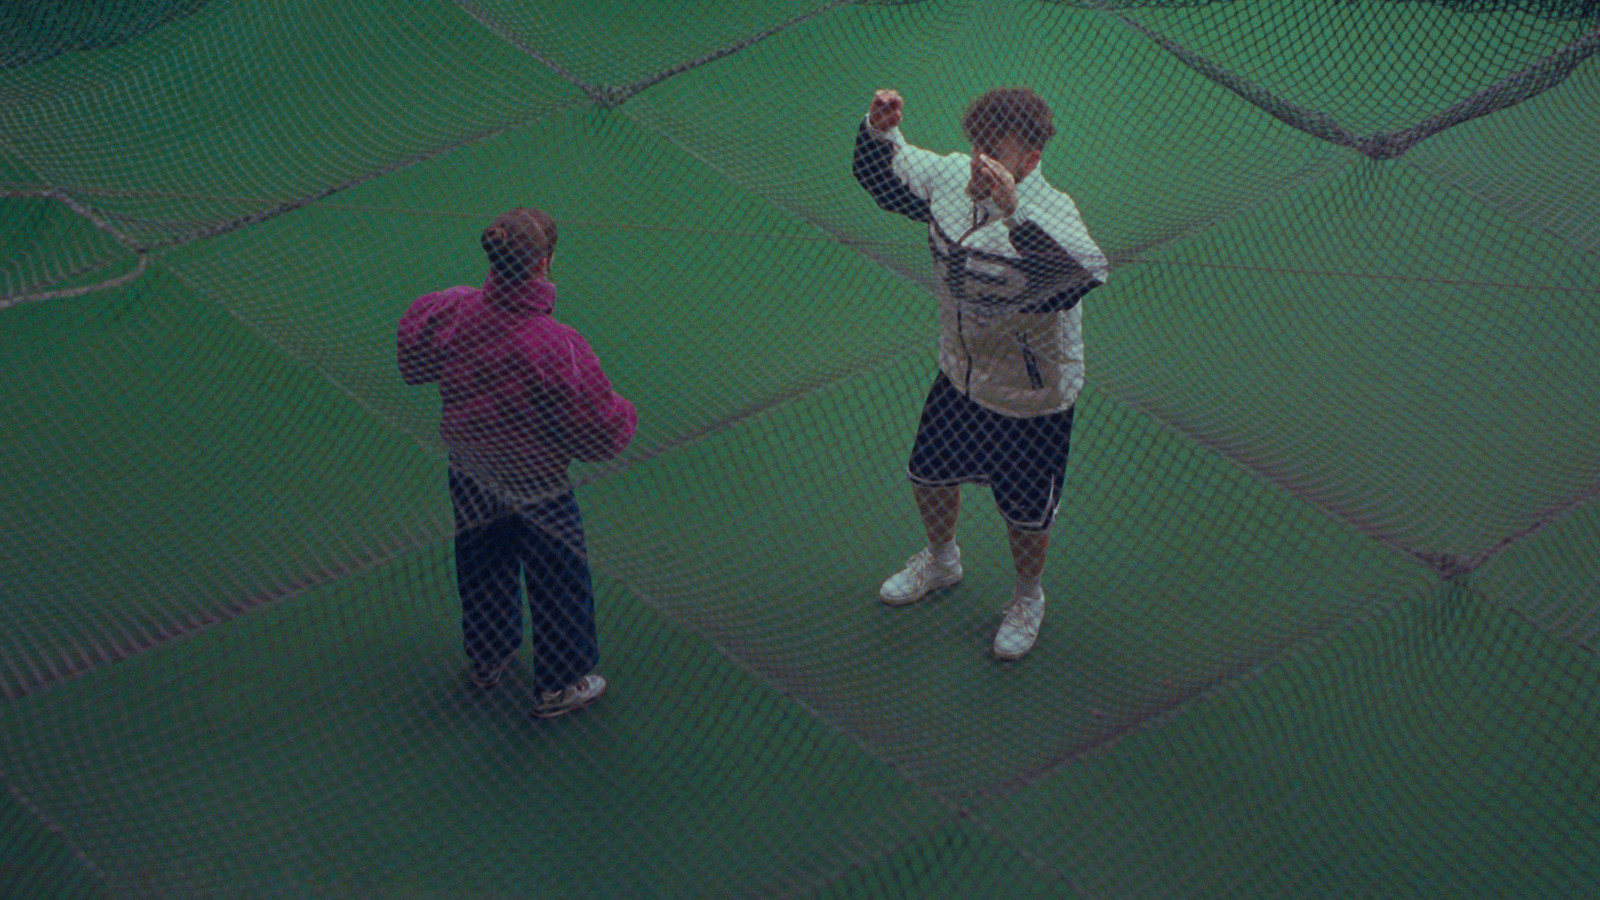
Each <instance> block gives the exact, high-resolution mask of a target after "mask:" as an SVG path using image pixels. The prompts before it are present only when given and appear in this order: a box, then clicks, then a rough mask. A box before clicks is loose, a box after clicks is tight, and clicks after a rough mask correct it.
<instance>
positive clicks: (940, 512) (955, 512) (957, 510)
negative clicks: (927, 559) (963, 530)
mask: <svg viewBox="0 0 1600 900" xmlns="http://www.w3.org/2000/svg"><path fill="white" fill-rule="evenodd" d="M911 491H912V493H914V494H916V497H917V512H918V513H920V514H921V515H922V527H923V529H925V530H926V531H927V532H928V546H929V547H938V546H940V545H941V544H948V543H950V542H951V541H953V540H955V539H956V518H957V517H958V516H960V514H961V488H960V487H959V486H955V485H952V486H949V487H923V486H922V485H920V484H913V485H912V486H911Z"/></svg>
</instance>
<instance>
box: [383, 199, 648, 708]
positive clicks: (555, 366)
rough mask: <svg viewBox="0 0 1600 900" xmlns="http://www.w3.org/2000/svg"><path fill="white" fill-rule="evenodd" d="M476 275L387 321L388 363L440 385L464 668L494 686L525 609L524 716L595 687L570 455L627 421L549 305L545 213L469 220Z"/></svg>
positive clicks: (587, 695)
mask: <svg viewBox="0 0 1600 900" xmlns="http://www.w3.org/2000/svg"><path fill="white" fill-rule="evenodd" d="M482 243H483V249H484V252H485V253H486V254H488V257H489V267H490V268H489V275H488V278H487V279H486V280H485V281H484V283H483V287H482V288H481V289H480V288H472V287H454V288H450V289H449V290H446V291H440V292H439V293H434V294H427V295H425V296H423V297H420V298H418V299H417V301H416V302H415V303H413V304H411V308H410V309H408V310H407V311H406V314H405V316H404V317H403V318H402V319H401V320H400V335H399V362H400V374H401V377H403V378H404V379H405V381H406V383H407V384H425V383H428V382H433V381H436V382H438V383H439V395H440V398H441V399H442V400H443V413H442V416H441V420H440V424H439V434H440V437H442V438H443V440H444V444H445V446H446V447H447V448H448V449H449V452H450V500H451V505H452V506H453V507H454V509H455V518H456V547H455V550H456V586H457V590H458V591H459V593H460V595H461V632H462V640H463V643H464V645H465V647H466V652H467V657H468V658H469V659H470V660H471V661H472V680H473V682H474V683H476V684H477V685H478V686H479V687H483V688H490V687H493V686H494V685H495V684H497V683H498V682H499V680H500V676H501V673H503V672H504V671H505V669H506V667H507V666H508V665H510V663H511V661H512V659H513V658H515V656H516V653H517V649H518V647H519V646H520V645H521V643H522V587H523V582H524V580H526V586H527V592H528V608H529V614H530V618H531V620H532V628H531V631H532V640H533V645H534V653H535V659H534V681H535V686H536V688H537V689H538V691H539V700H538V702H537V703H535V705H534V707H533V710H532V712H533V714H534V715H535V716H539V717H541V718H551V717H554V716H559V715H563V714H565V713H568V712H571V711H572V710H574V709H578V708H580V707H583V706H587V705H588V704H590V703H593V702H594V701H595V700H597V699H599V697H600V695H601V694H602V693H604V692H605V689H606V682H605V679H604V678H602V677H600V676H599V675H597V674H594V672H593V670H594V667H595V664H596V663H597V662H598V661H599V655H600V654H599V644H598V641H597V639H596V636H595V621H594V589H593V584H592V581H591V578H590V575H589V564H588V554H587V551H586V549H585V545H584V536H583V520H582V517H581V516H580V514H579V512H578V504H577V500H576V498H575V497H574V496H573V492H572V482H571V481H570V480H569V478H568V476H567V466H568V464H569V463H570V462H571V461H572V460H574V459H581V460H589V461H597V460H605V459H611V458H613V457H615V456H616V455H617V454H619V453H621V452H622V451H623V449H624V448H626V447H627V446H628V442H629V441H630V440H632V438H633V434H634V430H635V428H636V427H637V426H638V414H637V413H636V412H635V410H634V408H633V404H632V403H629V402H628V401H627V400H624V399H623V398H621V397H619V396H618V395H617V394H616V392H615V391H613V390H612V389H611V382H610V381H609V380H608V379H607V378H606V376H605V373H604V372H603V371H601V369H600V360H599V359H597V358H596V357H595V355H594V351H593V350H591V349H590V348H589V345H588V343H587V342H585V341H584V339H583V337H582V336H581V335H579V334H578V332H577V331H576V330H575V329H573V328H571V327H569V326H567V325H563V324H561V323H560V322H557V321H556V320H555V319H554V318H553V317H552V315H551V313H552V311H553V309H554V307H555V296H556V288H555V285H554V284H552V283H551V282H550V264H551V258H552V256H553V254H554V252H555V247H556V225H555V222H554V221H553V220H552V219H551V218H550V217H549V216H548V215H546V214H545V213H543V212H541V211H539V210H536V209H528V208H524V207H519V208H517V209H513V210H511V211H510V212H508V213H505V214H504V215H502V216H500V217H499V218H497V219H495V220H494V223H493V224H491V225H490V226H489V227H488V228H487V229H485V230H484V232H483V239H482Z"/></svg>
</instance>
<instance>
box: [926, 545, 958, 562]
mask: <svg viewBox="0 0 1600 900" xmlns="http://www.w3.org/2000/svg"><path fill="white" fill-rule="evenodd" d="M928 552H930V553H932V554H933V561H934V562H936V563H939V564H940V565H943V566H948V565H950V564H951V563H953V562H955V561H956V560H957V559H960V558H961V553H960V551H958V550H957V549H956V542H955V541H946V542H944V543H943V544H929V545H928Z"/></svg>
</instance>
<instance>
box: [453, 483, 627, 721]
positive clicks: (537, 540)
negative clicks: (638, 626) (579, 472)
mask: <svg viewBox="0 0 1600 900" xmlns="http://www.w3.org/2000/svg"><path fill="white" fill-rule="evenodd" d="M450 503H451V505H452V506H453V507H454V508H455V516H456V588H457V590H458V591H459V593H460V595H461V637H462V643H463V645H464V646H465V648H466V651H467V657H468V658H470V659H471V660H472V661H473V662H475V663H482V664H485V665H494V664H496V663H498V662H500V661H501V660H503V659H505V658H506V657H508V656H511V655H512V654H514V653H516V652H517V649H518V648H519V647H521V646H522V595H523V589H524V586H526V589H527V596H528V618H529V624H530V630H531V642H532V645H533V660H532V662H533V677H534V683H535V687H536V688H537V689H538V690H541V691H554V690H559V689H561V688H564V687H567V686H568V685H571V684H573V683H574V682H576V681H577V680H578V679H579V678H582V677H583V676H584V675H587V674H588V673H590V672H592V671H593V670H594V667H595V664H596V663H598V662H599V660H600V648H599V643H598V640H597V638H596V635H595V623H594V585H593V581H592V579H591V578H590V575H589V558H588V552H587V550H586V548H585V546H584V538H583V517H582V516H581V515H580V514H579V512H578V501H577V498H576V497H574V496H573V494H572V491H571V490H570V489H568V490H566V491H565V492H563V493H560V494H557V495H556V496H554V497H551V498H549V499H546V500H540V501H537V502H534V503H510V502H508V501H507V500H505V499H504V498H502V497H500V496H498V495H497V494H495V493H493V492H492V491H490V490H489V489H487V488H485V487H484V486H482V485H480V484H478V483H477V482H476V481H474V480H473V479H472V478H471V477H469V476H467V475H463V474H461V473H459V472H456V471H455V470H451V472H450Z"/></svg>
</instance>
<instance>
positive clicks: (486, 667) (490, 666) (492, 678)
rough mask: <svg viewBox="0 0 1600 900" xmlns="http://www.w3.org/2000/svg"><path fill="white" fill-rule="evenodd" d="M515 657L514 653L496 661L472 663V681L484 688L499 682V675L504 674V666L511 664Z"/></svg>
mask: <svg viewBox="0 0 1600 900" xmlns="http://www.w3.org/2000/svg"><path fill="white" fill-rule="evenodd" d="M516 658H517V657H516V655H515V654H513V655H511V656H508V657H506V658H505V659H502V660H500V661H499V662H497V663H481V662H475V663H473V664H472V683H473V684H475V685H477V686H478V687H481V688H484V689H488V688H492V687H494V686H495V685H497V684H499V683H500V676H501V675H503V674H505V671H506V667H507V666H509V665H511V661H512V660H513V659H516Z"/></svg>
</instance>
